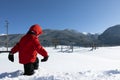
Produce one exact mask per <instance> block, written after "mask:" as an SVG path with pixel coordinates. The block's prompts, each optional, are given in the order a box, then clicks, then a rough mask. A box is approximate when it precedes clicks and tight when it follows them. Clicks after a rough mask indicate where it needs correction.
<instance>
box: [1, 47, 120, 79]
mask: <svg viewBox="0 0 120 80" xmlns="http://www.w3.org/2000/svg"><path fill="white" fill-rule="evenodd" d="M45 49H46V50H47V51H48V53H49V56H50V57H49V60H48V61H47V62H43V63H41V62H40V63H39V65H40V66H39V70H36V71H35V74H34V75H32V76H24V75H21V74H22V73H23V65H22V64H19V63H18V53H16V54H15V61H14V63H13V62H10V61H9V60H8V59H7V57H8V53H3V54H0V64H1V66H0V80H120V46H116V47H99V48H97V49H96V50H93V51H90V49H91V48H84V47H75V48H74V52H72V53H71V52H70V51H67V50H64V52H61V49H60V48H58V49H54V48H53V47H45ZM0 50H5V48H4V47H1V48H0ZM38 57H39V59H42V57H41V56H40V55H38Z"/></svg>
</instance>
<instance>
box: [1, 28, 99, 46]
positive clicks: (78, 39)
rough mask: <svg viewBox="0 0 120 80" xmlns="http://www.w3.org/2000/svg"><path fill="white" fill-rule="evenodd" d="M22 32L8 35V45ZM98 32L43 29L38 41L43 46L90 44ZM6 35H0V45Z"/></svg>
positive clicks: (13, 42) (95, 38)
mask: <svg viewBox="0 0 120 80" xmlns="http://www.w3.org/2000/svg"><path fill="white" fill-rule="evenodd" d="M23 35H24V34H10V35H8V42H9V43H8V45H9V46H13V45H15V44H16V43H17V42H18V41H19V40H20V38H21V37H22V36H23ZM97 38H98V34H90V33H88V34H83V33H80V32H77V31H75V30H69V29H65V30H51V29H45V30H43V34H42V35H41V36H40V41H41V44H42V45H43V46H53V45H76V46H91V44H93V42H95V43H97V42H98V41H97ZM6 39H7V36H6V35H3V36H2V35H1V36H0V46H5V45H6Z"/></svg>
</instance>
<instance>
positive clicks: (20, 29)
mask: <svg viewBox="0 0 120 80" xmlns="http://www.w3.org/2000/svg"><path fill="white" fill-rule="evenodd" d="M5 20H8V21H9V34H15V33H26V32H27V31H28V29H29V27H30V26H31V25H33V24H36V23H37V24H40V25H41V26H42V28H43V29H60V30H62V29H74V30H77V31H79V32H89V33H102V32H103V31H104V30H105V29H107V28H108V27H111V26H114V25H117V24H120V0H0V28H1V29H0V34H2V33H6V29H5Z"/></svg>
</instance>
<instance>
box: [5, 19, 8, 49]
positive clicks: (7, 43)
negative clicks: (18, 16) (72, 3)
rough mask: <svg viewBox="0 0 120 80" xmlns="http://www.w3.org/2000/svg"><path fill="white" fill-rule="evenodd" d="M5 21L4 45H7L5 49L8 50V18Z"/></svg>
mask: <svg viewBox="0 0 120 80" xmlns="http://www.w3.org/2000/svg"><path fill="white" fill-rule="evenodd" d="M5 22H6V26H5V27H6V47H7V51H8V24H9V23H8V20H5Z"/></svg>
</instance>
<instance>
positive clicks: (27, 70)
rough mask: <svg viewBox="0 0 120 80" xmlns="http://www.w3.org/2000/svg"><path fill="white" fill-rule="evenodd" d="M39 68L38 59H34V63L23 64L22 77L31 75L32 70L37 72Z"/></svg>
mask: <svg viewBox="0 0 120 80" xmlns="http://www.w3.org/2000/svg"><path fill="white" fill-rule="evenodd" d="M38 67H39V59H38V57H37V58H36V61H35V62H34V63H27V64H24V74H23V75H33V74H34V70H37V69H38Z"/></svg>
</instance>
